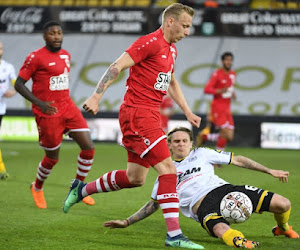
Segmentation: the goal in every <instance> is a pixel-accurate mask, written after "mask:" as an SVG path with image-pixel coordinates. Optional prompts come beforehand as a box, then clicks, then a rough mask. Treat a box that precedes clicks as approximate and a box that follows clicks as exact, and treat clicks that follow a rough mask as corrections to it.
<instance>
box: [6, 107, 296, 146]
mask: <svg viewBox="0 0 300 250" xmlns="http://www.w3.org/2000/svg"><path fill="white" fill-rule="evenodd" d="M83 115H84V117H85V118H86V119H87V122H88V125H89V127H90V129H91V135H92V139H93V140H94V141H101V142H116V143H120V142H121V138H122V134H121V131H120V127H119V122H118V113H116V112H103V113H101V114H97V115H96V116H92V115H90V114H88V113H86V112H83ZM199 115H200V116H201V117H202V122H201V126H200V128H199V129H197V128H192V126H191V124H190V123H189V122H188V121H186V118H185V116H184V115H183V114H175V115H173V116H172V117H171V119H170V122H169V128H170V129H172V128H174V127H177V126H185V127H188V128H190V129H192V130H193V134H194V137H195V136H196V135H197V133H198V132H199V131H200V130H201V129H203V128H204V126H205V123H206V117H205V114H199ZM234 120H235V137H234V140H233V141H232V142H230V143H229V144H228V146H239V147H263V148H277V149H300V125H299V124H300V117H287V116H286V117H283V116H281V117H279V116H243V115H235V116H234ZM37 139H38V132H37V128H36V124H35V121H34V117H33V115H32V113H31V111H29V110H26V111H25V110H23V111H20V110H8V112H7V114H6V116H4V118H3V123H2V128H1V131H0V140H4V141H6V140H17V141H37ZM66 139H68V138H66ZM212 145H213V144H208V146H212Z"/></svg>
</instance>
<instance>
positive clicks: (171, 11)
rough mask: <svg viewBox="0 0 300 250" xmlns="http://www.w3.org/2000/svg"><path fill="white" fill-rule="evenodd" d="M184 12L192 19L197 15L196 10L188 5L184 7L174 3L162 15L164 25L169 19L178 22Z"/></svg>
mask: <svg viewBox="0 0 300 250" xmlns="http://www.w3.org/2000/svg"><path fill="white" fill-rule="evenodd" d="M183 12H185V13H187V14H189V15H190V16H191V17H193V16H194V14H195V11H194V9H193V8H192V7H189V6H187V5H183V4H181V3H173V4H171V5H169V6H168V7H167V8H166V9H165V10H164V12H163V14H162V23H164V22H165V20H167V19H168V18H169V17H174V18H175V19H176V20H178V19H179V16H180V15H181V14H182V13H183Z"/></svg>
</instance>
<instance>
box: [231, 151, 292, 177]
mask: <svg viewBox="0 0 300 250" xmlns="http://www.w3.org/2000/svg"><path fill="white" fill-rule="evenodd" d="M232 164H233V165H236V166H239V167H243V168H248V169H252V170H256V171H260V172H263V173H267V174H270V175H272V176H273V177H275V178H278V179H279V181H282V182H288V177H289V172H288V171H283V170H275V169H269V168H267V167H266V166H264V165H262V164H260V163H258V162H256V161H254V160H251V159H249V158H247V157H244V156H240V155H239V156H234V157H233V159H232Z"/></svg>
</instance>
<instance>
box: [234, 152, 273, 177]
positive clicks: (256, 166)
mask: <svg viewBox="0 0 300 250" xmlns="http://www.w3.org/2000/svg"><path fill="white" fill-rule="evenodd" d="M235 157H237V160H238V161H239V162H240V163H241V165H240V166H241V167H244V168H248V169H252V170H256V171H260V172H263V173H269V172H270V169H269V168H267V167H266V166H264V165H262V164H260V163H258V162H256V161H254V160H251V159H249V158H247V157H244V156H235Z"/></svg>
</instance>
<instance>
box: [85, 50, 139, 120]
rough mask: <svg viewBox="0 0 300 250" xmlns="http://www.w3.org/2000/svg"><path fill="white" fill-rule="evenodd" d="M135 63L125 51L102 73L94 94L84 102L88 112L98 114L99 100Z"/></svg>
mask: <svg viewBox="0 0 300 250" xmlns="http://www.w3.org/2000/svg"><path fill="white" fill-rule="evenodd" d="M133 65H134V61H133V59H132V58H131V57H130V55H129V54H128V53H127V52H125V53H123V54H122V55H121V56H120V57H119V58H118V59H117V60H116V61H115V62H114V63H112V64H111V65H110V66H109V68H108V69H107V70H106V71H105V73H104V74H103V75H102V77H101V78H100V80H99V82H98V84H97V87H96V89H95V91H94V93H93V95H92V96H90V97H89V98H88V99H87V100H86V101H85V102H84V104H83V108H84V109H85V110H86V111H87V112H89V113H91V114H93V115H96V114H97V113H98V111H99V102H100V100H101V98H102V96H103V94H104V92H105V91H106V89H107V88H108V87H109V86H110V85H111V84H112V83H113V82H114V81H115V80H116V79H117V77H118V76H119V74H120V72H121V71H123V70H125V69H127V68H129V67H131V66H133Z"/></svg>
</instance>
